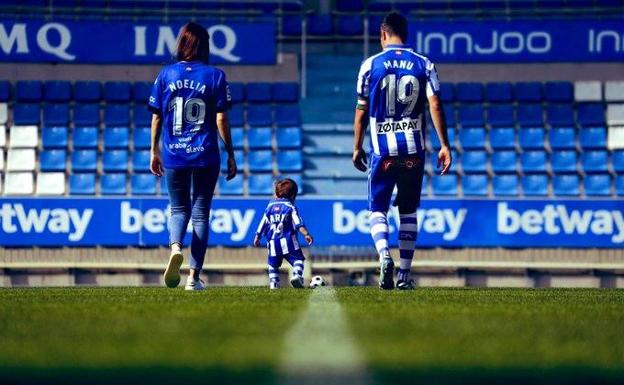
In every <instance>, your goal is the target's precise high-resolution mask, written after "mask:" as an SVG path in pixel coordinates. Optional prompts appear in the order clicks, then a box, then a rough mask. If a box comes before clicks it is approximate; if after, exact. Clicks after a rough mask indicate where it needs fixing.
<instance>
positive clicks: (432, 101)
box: [428, 94, 452, 175]
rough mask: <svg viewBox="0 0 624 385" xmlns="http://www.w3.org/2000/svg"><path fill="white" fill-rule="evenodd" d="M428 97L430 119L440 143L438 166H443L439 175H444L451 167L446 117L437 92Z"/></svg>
mask: <svg viewBox="0 0 624 385" xmlns="http://www.w3.org/2000/svg"><path fill="white" fill-rule="evenodd" d="M428 99H429V112H430V113H431V120H433V126H434V127H435V130H436V134H437V135H438V139H439V140H440V144H441V148H440V152H439V153H438V168H440V166H443V168H442V171H441V172H440V175H444V174H446V173H447V171H448V170H449V168H450V167H451V162H452V159H451V149H450V145H449V140H448V130H447V128H446V117H445V116H444V109H443V108H442V101H441V100H440V97H439V96H438V95H437V94H433V95H431V96H429V98H428Z"/></svg>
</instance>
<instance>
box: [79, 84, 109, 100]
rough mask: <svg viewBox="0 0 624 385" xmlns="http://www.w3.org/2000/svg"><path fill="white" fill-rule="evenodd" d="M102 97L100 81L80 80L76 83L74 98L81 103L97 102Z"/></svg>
mask: <svg viewBox="0 0 624 385" xmlns="http://www.w3.org/2000/svg"><path fill="white" fill-rule="evenodd" d="M101 99H102V86H101V85H100V82H94V81H86V82H85V81H79V82H76V83H75V84H74V100H75V101H76V102H79V103H97V102H99V101H100V100H101Z"/></svg>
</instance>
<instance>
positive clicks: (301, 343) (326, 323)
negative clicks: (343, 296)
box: [280, 287, 373, 385]
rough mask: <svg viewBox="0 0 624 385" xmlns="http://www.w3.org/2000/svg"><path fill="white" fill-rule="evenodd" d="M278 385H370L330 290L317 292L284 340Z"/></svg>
mask: <svg viewBox="0 0 624 385" xmlns="http://www.w3.org/2000/svg"><path fill="white" fill-rule="evenodd" d="M280 374H281V382H280V383H281V384H296V385H302V384H314V385H333V384H336V385H338V384H340V385H344V384H357V385H361V384H362V385H370V384H372V382H373V381H372V379H371V376H370V374H369V373H368V372H367V371H366V366H365V362H364V357H363V355H362V352H361V351H360V350H359V349H358V347H357V346H356V344H355V342H354V341H353V337H352V336H351V333H350V331H349V325H348V323H347V319H346V316H345V314H344V311H343V310H342V306H341V305H340V303H339V302H338V299H337V298H336V291H335V290H334V289H333V288H328V287H324V288H317V289H315V290H314V291H313V292H312V293H311V294H310V299H309V302H308V307H307V309H306V310H305V311H303V312H302V313H301V315H300V318H299V319H298V320H297V322H296V323H295V325H293V327H292V328H291V329H290V330H289V331H288V333H287V334H286V336H285V341H284V350H283V356H282V360H281V365H280Z"/></svg>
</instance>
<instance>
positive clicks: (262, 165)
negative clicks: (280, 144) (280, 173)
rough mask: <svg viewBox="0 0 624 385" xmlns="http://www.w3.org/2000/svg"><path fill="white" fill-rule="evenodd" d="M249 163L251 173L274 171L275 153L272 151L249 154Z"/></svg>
mask: <svg viewBox="0 0 624 385" xmlns="http://www.w3.org/2000/svg"><path fill="white" fill-rule="evenodd" d="M247 162H248V163H249V171H250V172H271V171H273V153H272V152H271V150H258V151H252V152H250V153H249V155H248V158H247Z"/></svg>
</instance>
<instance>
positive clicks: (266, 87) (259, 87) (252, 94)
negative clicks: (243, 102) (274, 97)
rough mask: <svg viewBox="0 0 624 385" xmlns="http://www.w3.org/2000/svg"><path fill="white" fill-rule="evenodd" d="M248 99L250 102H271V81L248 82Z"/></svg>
mask: <svg viewBox="0 0 624 385" xmlns="http://www.w3.org/2000/svg"><path fill="white" fill-rule="evenodd" d="M246 88H247V101H248V102H250V103H270V102H271V83H247V87H246Z"/></svg>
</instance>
